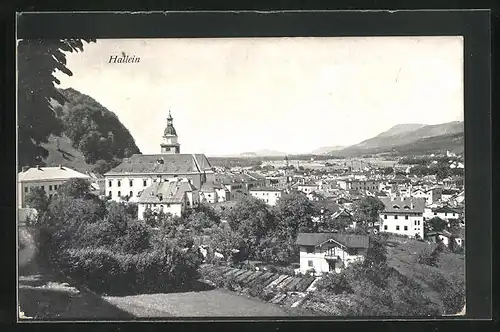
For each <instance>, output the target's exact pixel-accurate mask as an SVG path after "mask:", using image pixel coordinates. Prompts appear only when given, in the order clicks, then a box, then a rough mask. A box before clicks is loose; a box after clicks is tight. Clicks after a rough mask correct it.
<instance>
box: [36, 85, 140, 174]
mask: <svg viewBox="0 0 500 332" xmlns="http://www.w3.org/2000/svg"><path fill="white" fill-rule="evenodd" d="M59 91H60V92H61V94H62V95H63V97H64V98H65V100H66V102H65V103H64V104H63V105H61V104H59V103H58V102H56V101H54V100H52V101H51V104H52V106H53V108H54V111H55V112H56V116H57V118H58V119H59V121H61V123H62V127H63V131H62V135H61V136H60V137H58V136H51V137H50V139H49V142H48V143H45V144H43V147H44V148H46V149H47V150H48V151H49V155H48V156H47V157H46V158H45V159H44V163H45V164H46V165H47V166H57V165H63V166H67V167H71V168H74V169H76V170H78V171H82V172H83V171H88V170H93V171H95V172H98V173H104V172H106V171H107V170H109V169H110V168H111V167H113V166H115V165H117V164H118V163H120V162H121V160H122V159H123V158H127V157H129V156H131V155H132V154H134V153H140V151H139V148H138V147H137V145H136V144H135V141H134V138H133V137H132V135H131V134H130V132H129V131H128V129H127V128H125V126H124V125H123V124H122V123H121V122H120V120H119V119H118V117H117V116H116V115H115V114H114V113H113V112H111V111H109V110H108V109H107V108H105V107H104V106H102V105H101V104H99V103H98V102H97V101H96V100H94V99H93V98H91V97H90V96H87V95H85V94H82V93H80V92H79V91H77V90H74V89H72V88H69V89H61V90H59Z"/></svg>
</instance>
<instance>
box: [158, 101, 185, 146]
mask: <svg viewBox="0 0 500 332" xmlns="http://www.w3.org/2000/svg"><path fill="white" fill-rule="evenodd" d="M173 121H174V118H173V117H172V113H171V112H170V110H169V111H168V117H167V127H166V128H165V130H164V131H163V142H162V144H161V153H180V150H181V146H180V144H179V142H178V141H177V139H178V137H177V132H176V131H175V128H174V122H173Z"/></svg>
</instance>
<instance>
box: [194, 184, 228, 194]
mask: <svg viewBox="0 0 500 332" xmlns="http://www.w3.org/2000/svg"><path fill="white" fill-rule="evenodd" d="M216 189H225V190H227V189H226V188H224V187H223V186H222V185H221V184H220V183H213V182H205V183H203V184H202V185H201V188H200V191H205V192H207V191H215V190H216Z"/></svg>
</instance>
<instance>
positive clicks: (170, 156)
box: [104, 114, 215, 201]
mask: <svg viewBox="0 0 500 332" xmlns="http://www.w3.org/2000/svg"><path fill="white" fill-rule="evenodd" d="M167 120H168V124H167V128H166V129H165V132H164V135H163V142H162V143H161V144H160V147H161V151H162V153H161V154H148V155H146V154H134V155H132V156H131V157H130V158H125V159H123V161H122V163H121V164H120V165H118V166H116V167H115V168H113V169H111V170H110V171H109V172H107V173H106V174H104V178H105V195H106V196H107V197H108V198H109V199H111V200H115V201H120V200H122V199H131V198H132V199H133V200H138V197H139V196H140V195H141V193H142V191H143V190H145V189H146V188H147V187H148V186H151V185H152V184H154V183H160V182H165V181H167V180H168V179H171V178H185V179H188V180H189V181H190V183H191V184H192V185H193V186H195V187H196V188H201V186H202V185H203V184H204V183H213V182H214V181H215V176H214V171H213V170H212V166H211V164H210V162H209V160H208V158H207V157H206V156H205V155H204V154H181V153H179V152H180V148H178V147H179V146H180V145H179V143H178V141H177V133H176V131H175V128H174V127H173V123H172V117H171V115H170V114H169V117H168V119H167ZM167 148H168V149H167Z"/></svg>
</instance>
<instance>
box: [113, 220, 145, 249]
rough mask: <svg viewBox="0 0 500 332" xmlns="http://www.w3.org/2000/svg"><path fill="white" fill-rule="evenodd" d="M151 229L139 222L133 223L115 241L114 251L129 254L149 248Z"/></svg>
mask: <svg viewBox="0 0 500 332" xmlns="http://www.w3.org/2000/svg"><path fill="white" fill-rule="evenodd" d="M150 240H151V227H150V226H148V225H146V224H145V223H143V222H141V221H136V222H133V223H132V224H131V225H130V226H128V227H127V230H126V231H125V234H124V235H123V236H122V237H120V238H119V239H118V240H117V243H116V247H115V248H116V249H118V250H120V251H122V252H124V253H130V254H136V253H140V252H142V251H145V250H148V249H150V248H151V241H150Z"/></svg>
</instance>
